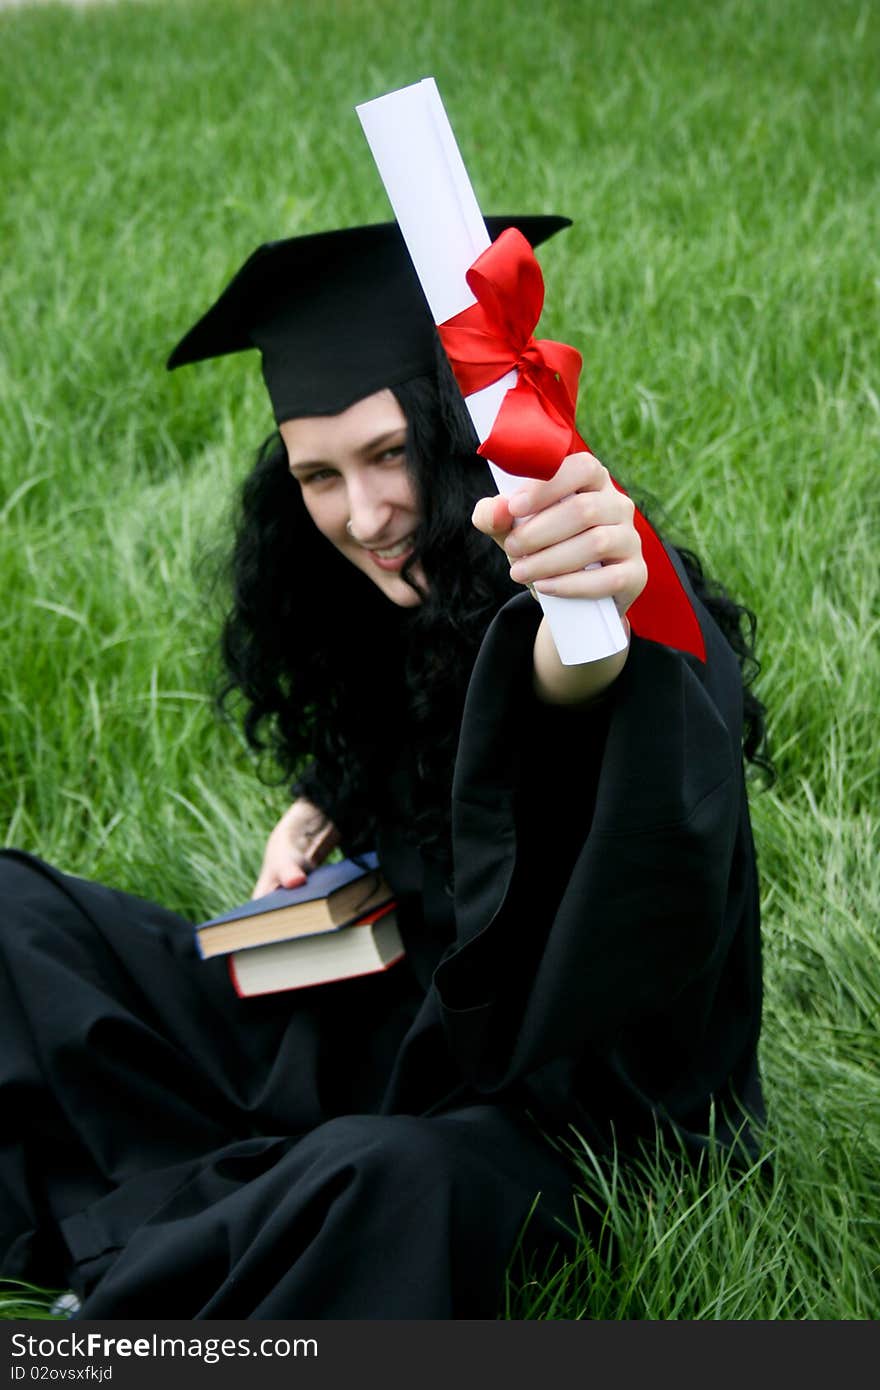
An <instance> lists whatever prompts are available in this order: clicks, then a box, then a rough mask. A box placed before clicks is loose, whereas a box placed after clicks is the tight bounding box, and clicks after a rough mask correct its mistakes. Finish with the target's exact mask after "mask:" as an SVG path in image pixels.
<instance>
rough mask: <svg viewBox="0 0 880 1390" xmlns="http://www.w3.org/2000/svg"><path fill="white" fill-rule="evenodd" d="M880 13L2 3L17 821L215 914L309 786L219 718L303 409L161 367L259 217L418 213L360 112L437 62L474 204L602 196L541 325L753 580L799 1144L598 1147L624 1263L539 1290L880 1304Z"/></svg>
mask: <svg viewBox="0 0 880 1390" xmlns="http://www.w3.org/2000/svg"><path fill="white" fill-rule="evenodd" d="M878 30H880V17H878V13H877V10H876V8H875V7H874V6H872V5H871V4H870V3H868V2H867V0H855V2H853V0H838V2H837V3H836V4H834V5H833V6H829V5H827V4H826V3H824V0H766V3H759V0H754V3H746V0H718V3H715V4H713V5H711V6H709V5H705V4H702V3H699V0H681V2H680V3H679V4H676V5H674V6H673V5H669V4H664V3H660V0H656V2H655V0H549V3H548V4H546V5H543V6H541V7H537V6H535V5H533V4H526V3H525V0H513V2H512V3H511V4H509V5H507V6H500V5H498V4H496V3H495V0H491V3H490V0H467V3H465V0H432V3H431V4H430V5H423V6H419V5H413V4H412V3H411V0H408V2H407V3H403V0H387V2H385V3H383V0H358V3H354V0H347V2H346V0H324V3H322V4H320V5H319V4H317V3H314V4H312V3H307V0H298V3H280V0H279V3H270V0H265V2H264V3H259V4H258V3H245V0H241V2H240V3H234V2H233V0H183V2H181V0H177V3H174V4H171V3H165V4H159V3H156V4H141V3H134V4H120V5H95V6H92V7H88V8H86V9H77V10H75V11H71V10H68V9H64V8H61V7H55V6H53V5H40V6H37V7H35V8H31V9H28V8H23V9H14V10H10V11H6V12H0V118H2V127H3V130H4V135H5V147H4V151H3V153H2V156H0V180H2V186H3V189H4V198H3V200H2V207H0V222H2V235H3V245H4V248H5V254H4V257H3V259H2V262H0V301H2V302H0V312H2V324H3V328H2V352H3V356H2V365H0V517H2V521H3V525H2V540H0V547H2V549H0V583H2V586H3V593H4V594H5V596H6V602H5V604H4V605H3V608H2V610H0V644H2V647H0V650H2V657H0V670H2V677H0V710H2V713H0V741H2V764H0V779H2V780H0V819H2V823H3V839H4V841H5V842H6V843H12V844H16V845H18V846H20V847H23V848H26V849H30V850H33V851H35V852H38V853H40V854H42V855H43V856H45V857H46V858H48V859H50V860H53V861H55V862H56V863H58V864H60V865H61V866H62V867H64V868H67V869H69V870H71V871H73V872H76V873H79V874H82V875H84V876H87V877H95V878H99V879H103V880H105V881H109V882H112V883H115V884H116V885H118V886H120V887H123V888H127V889H130V890H132V891H134V892H137V893H140V894H144V895H146V896H150V897H155V898H158V899H161V900H162V901H164V902H165V903H167V904H168V905H169V906H172V907H175V908H177V909H178V910H180V911H182V912H184V913H187V914H189V915H192V916H203V915H208V914H210V913H212V912H214V911H217V910H220V909H221V908H222V907H223V906H224V905H225V904H226V903H228V902H229V901H234V900H236V899H238V898H241V897H243V896H245V895H246V894H247V893H248V892H249V891H250V886H251V883H252V881H253V878H254V876H255V872H256V868H257V866H258V864H259V861H260V858H261V854H262V846H263V841H264V838H265V835H266V832H267V830H268V828H269V827H270V826H271V824H272V823H273V822H274V819H275V817H276V815H277V814H278V812H279V810H280V809H281V807H282V805H283V799H284V798H283V791H282V790H281V789H280V788H272V787H267V786H265V785H263V784H261V783H260V781H259V780H258V779H257V778H256V777H255V776H254V768H253V764H252V761H251V759H250V757H249V755H248V754H247V752H246V750H245V748H244V746H243V743H242V740H241V739H240V737H239V736H238V735H237V734H236V732H235V731H234V730H232V729H230V728H226V727H222V726H219V725H218V724H217V723H216V721H215V720H214V718H213V716H212V713H211V708H210V693H209V692H210V682H211V675H212V672H213V669H214V642H215V634H216V628H217V621H218V614H219V612H220V608H221V603H222V596H221V594H220V593H219V592H218V591H217V590H216V589H215V588H214V587H213V585H212V579H211V576H212V572H213V570H214V568H215V567H216V560H217V556H218V555H220V554H221V553H222V549H223V545H224V537H225V535H226V528H227V526H228V518H229V512H230V506H231V498H232V494H233V491H234V488H235V486H236V483H237V480H238V479H239V478H240V477H241V476H242V475H243V473H244V472H245V470H246V468H247V465H248V460H249V458H250V455H251V453H252V450H253V448H254V446H255V445H256V443H257V442H258V440H259V439H260V438H261V437H262V435H263V434H264V433H266V432H267V431H268V429H269V428H270V425H271V421H270V417H269V412H268V408H267V403H266V400H265V398H264V392H263V388H262V385H261V383H260V381H259V375H258V372H257V371H256V363H255V362H250V363H249V362H247V361H246V360H245V359H243V358H239V359H238V360H235V359H233V360H229V361H223V362H216V363H211V364H204V365H202V366H200V367H198V368H188V369H184V370H182V371H180V372H178V373H175V374H173V375H169V374H167V373H166V372H165V371H164V369H163V362H164V358H165V356H166V354H167V352H168V351H169V349H170V348H171V346H172V345H173V344H174V342H175V341H176V339H177V337H178V336H179V335H180V334H181V333H182V331H183V330H184V329H185V328H186V327H188V326H189V324H190V322H191V321H192V320H193V319H194V317H195V316H196V315H197V314H198V313H200V312H201V311H202V309H203V308H204V307H205V306H206V304H207V303H208V302H209V301H210V299H211V298H212V296H213V295H214V294H215V293H216V292H217V290H218V289H219V288H220V286H221V285H222V284H223V283H224V281H225V279H226V277H227V276H228V275H229V274H230V273H231V272H232V271H233V270H234V269H235V268H236V267H237V265H238V264H239V263H240V262H241V261H242V260H243V259H244V257H245V256H246V255H247V254H248V253H249V252H250V250H251V249H252V248H253V247H254V246H255V245H256V244H257V243H258V242H260V241H262V240H265V239H269V238H272V237H276V236H284V235H291V234H294V233H296V232H299V231H305V230H316V229H319V228H323V227H329V226H332V225H335V224H342V223H349V224H351V223H356V222H359V221H366V220H372V219H381V218H384V217H386V216H387V215H388V212H387V205H386V203H385V201H384V194H383V193H382V190H381V187H380V186H379V182H378V177H377V175H376V172H375V169H374V166H373V163H372V160H371V158H370V156H369V152H368V150H367V148H366V145H365V143H364V141H363V137H362V135H361V133H360V127H359V125H358V123H357V120H356V117H355V114H354V106H355V103H356V102H358V101H362V100H365V99H367V98H369V97H371V96H376V95H379V94H380V93H382V92H384V91H387V90H390V89H391V88H393V87H395V86H399V85H403V84H404V83H406V82H410V81H413V80H415V79H416V78H418V77H421V76H423V75H426V74H432V75H434V76H435V77H436V78H437V80H438V83H439V86H440V90H441V93H442V94H443V97H444V100H445V102H446V105H447V108H448V110H449V113H450V117H451V119H452V123H453V127H454V129H455V131H456V134H457V136H458V139H459V143H460V145H461V148H462V151H463V154H464V157H465V161H466V163H467V165H468V167H469V170H470V172H471V175H472V178H473V181H474V184H475V187H476V190H477V194H478V197H479V199H480V202H481V206H482V207H483V209H484V210H485V211H487V212H489V211H496V212H507V211H517V210H518V211H545V212H565V213H567V214H569V215H570V216H572V217H573V218H574V219H575V226H574V227H573V228H572V229H571V230H570V231H569V232H567V233H565V235H564V236H561V237H559V238H557V239H556V240H555V241H554V242H552V243H551V244H549V245H548V246H547V247H546V248H544V249H543V250H542V252H541V260H542V264H543V266H544V271H545V278H546V281H547V310H546V313H545V316H544V320H543V322H542V332H544V333H546V334H547V335H551V336H552V335H556V336H559V337H562V338H565V339H566V340H568V341H572V342H574V343H576V344H577V346H579V347H580V348H581V349H582V351H583V353H584V357H585V373H584V378H583V381H584V385H583V388H582V396H581V408H580V417H581V423H582V426H583V429H584V432H585V434H586V437H587V438H588V439H589V440H590V441H591V443H592V445H593V447H594V448H595V450H596V452H597V453H598V454H599V455H600V457H602V458H603V459H605V461H606V462H608V463H609V465H610V466H612V468H613V469H614V470H615V471H616V472H617V473H618V474H619V475H620V476H621V477H622V478H623V479H624V480H625V481H627V482H629V483H631V484H632V485H633V486H634V487H635V489H636V490H637V491H639V492H641V493H644V494H647V495H648V496H651V497H656V498H659V499H661V501H662V504H663V505H662V515H663V518H664V524H665V525H666V527H667V529H668V530H669V532H670V534H671V535H672V536H673V538H675V539H678V540H680V541H683V542H684V543H687V544H691V545H693V546H694V547H695V548H696V549H698V550H699V552H700V553H701V554H702V555H703V557H704V559H705V561H706V563H707V566H708V567H709V568H710V569H711V570H712V571H713V572H715V573H717V574H718V575H719V576H722V577H723V578H724V579H725V581H726V582H727V583H728V584H729V585H730V586H731V587H732V588H733V589H734V590H735V591H736V592H737V593H738V594H739V595H740V596H741V597H742V598H744V599H745V600H746V601H747V602H749V603H750V604H751V605H752V606H753V607H754V608H755V609H756V610H757V611H758V613H759V618H760V652H761V657H762V661H763V671H762V674H761V677H760V691H761V694H762V696H763V698H764V699H765V700H766V702H767V703H768V705H769V707H770V710H771V715H772V728H773V736H774V746H775V755H776V760H777V764H778V768H779V779H778V782H777V784H776V786H775V787H774V788H773V790H772V791H770V792H764V793H760V794H759V793H757V791H756V794H755V796H754V798H753V810H754V821H755V832H756V838H757V843H758V850H759V856H760V863H761V869H762V880H763V896H764V911H765V955H766V1021H765V1029H764V1034H763V1042H762V1066H763V1071H764V1076H765V1081H766V1090H767V1096H768V1104H769V1128H768V1145H769V1147H770V1148H771V1149H772V1151H773V1154H774V1176H773V1178H772V1179H771V1180H770V1181H769V1182H768V1181H767V1180H765V1179H760V1178H759V1177H758V1176H757V1175H755V1174H752V1175H748V1176H746V1177H742V1176H741V1175H740V1176H736V1175H734V1174H732V1173H731V1172H729V1171H727V1170H726V1168H725V1167H724V1164H723V1163H722V1162H721V1161H718V1162H716V1164H715V1165H714V1167H712V1168H711V1171H709V1172H708V1173H705V1174H703V1175H701V1177H700V1180H699V1182H697V1181H696V1180H695V1179H694V1177H693V1175H689V1174H687V1173H686V1172H685V1173H684V1174H683V1173H682V1170H681V1167H680V1165H679V1164H677V1163H676V1162H675V1160H674V1158H673V1156H671V1155H668V1154H663V1153H658V1154H655V1155H653V1156H652V1157H651V1158H650V1159H646V1161H645V1168H644V1170H643V1171H638V1172H633V1171H630V1172H624V1171H613V1172H611V1173H610V1174H609V1173H604V1172H602V1173H600V1172H599V1171H598V1170H596V1169H594V1168H593V1166H592V1165H591V1163H590V1161H589V1156H585V1168H584V1174H585V1176H584V1183H585V1189H586V1191H587V1193H588V1200H589V1201H590V1202H594V1203H598V1204H599V1206H600V1207H601V1208H602V1209H603V1210H604V1203H605V1198H606V1195H607V1194H606V1188H607V1190H608V1191H610V1192H613V1196H614V1201H613V1203H612V1205H611V1209H610V1214H609V1215H608V1217H607V1222H608V1236H609V1238H610V1236H611V1235H613V1237H614V1248H615V1250H616V1252H617V1256H618V1258H617V1261H616V1263H614V1262H610V1263H609V1262H608V1261H606V1260H605V1259H604V1258H602V1252H601V1250H600V1251H598V1252H597V1251H596V1250H595V1249H594V1248H593V1247H592V1246H591V1245H590V1244H589V1243H586V1242H585V1243H584V1246H583V1250H582V1255H581V1258H580V1259H579V1261H577V1262H575V1264H573V1265H571V1266H569V1267H567V1268H565V1269H562V1270H556V1271H555V1272H553V1273H549V1272H548V1273H546V1274H545V1275H544V1277H543V1279H542V1280H540V1281H539V1282H538V1283H537V1284H534V1283H532V1284H528V1285H526V1286H525V1287H524V1288H522V1289H519V1290H517V1289H514V1290H512V1292H511V1301H510V1304H509V1309H508V1311H509V1313H510V1315H511V1316H528V1317H552V1318H559V1317H597V1316H598V1317H608V1318H632V1317H639V1318H650V1317H662V1318H696V1317H699V1318H737V1319H740V1318H742V1319H745V1318H822V1319H852V1318H876V1317H877V1316H878V1314H880V1294H878V1288H880V1279H878V1269H877V1266H878V1256H877V1253H876V1252H877V1249H878V1244H880V1191H878V1185H880V1177H878V1175H880V1066H878V1060H880V1047H878V1019H880V933H878V917H880V871H878V860H880V856H878V852H877V851H878V835H877V806H878V798H877V772H878V767H877V750H876V734H875V721H876V712H877V708H878V700H880V671H878V664H880V662H878V649H880V648H878V642H877V635H878V613H880V603H878V566H877V562H876V538H877V535H878V501H877V458H878V446H880V381H878V373H877V369H876V343H875V339H876V323H877V310H878V298H880V296H878V289H880V281H878V274H877V261H876V248H877V244H878V230H880V229H878V207H880V200H878V172H880V171H878V145H877V140H876V130H877V128H878V124H880V87H878V84H877V82H876V55H877V51H878V39H880V33H878ZM609 1184H610V1186H609ZM33 1297H37V1299H38V1301H39V1295H38V1294H34V1293H33V1291H28V1290H12V1291H11V1292H10V1294H9V1295H8V1298H7V1299H4V1296H3V1295H2V1294H0V1308H2V1309H5V1311H6V1313H7V1315H9V1316H26V1315H28V1314H27V1313H25V1314H23V1313H22V1312H21V1308H22V1307H25V1308H27V1307H28V1306H30V1305H29V1300H30V1299H31V1298H33ZM10 1300H11V1301H10Z"/></svg>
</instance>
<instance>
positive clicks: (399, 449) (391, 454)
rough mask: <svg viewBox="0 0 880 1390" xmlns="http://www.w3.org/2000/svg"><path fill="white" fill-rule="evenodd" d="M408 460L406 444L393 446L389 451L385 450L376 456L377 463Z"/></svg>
mask: <svg viewBox="0 0 880 1390" xmlns="http://www.w3.org/2000/svg"><path fill="white" fill-rule="evenodd" d="M403 458H406V445H405V444H392V445H391V447H390V448H389V449H383V450H382V451H381V452H380V453H378V454H377V455H376V462H377V463H394V462H396V461H397V460H398V459H403Z"/></svg>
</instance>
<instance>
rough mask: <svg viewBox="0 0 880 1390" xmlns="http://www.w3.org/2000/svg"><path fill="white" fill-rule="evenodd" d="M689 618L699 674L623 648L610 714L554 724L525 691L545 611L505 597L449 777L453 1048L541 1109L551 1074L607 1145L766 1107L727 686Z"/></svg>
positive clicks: (595, 708) (723, 645)
mask: <svg viewBox="0 0 880 1390" xmlns="http://www.w3.org/2000/svg"><path fill="white" fill-rule="evenodd" d="M682 578H683V580H684V579H685V576H684V575H682ZM694 603H695V608H696V611H697V613H698V616H699V618H700V622H701V627H702V629H703V634H704V637H705V640H706V651H707V659H706V662H705V663H703V662H701V661H700V660H699V659H697V658H696V657H693V656H690V655H686V654H682V653H680V652H677V651H675V650H673V649H672V648H669V647H665V646H661V645H659V644H657V643H653V642H650V641H647V640H644V639H639V638H638V637H633V640H632V647H631V651H630V654H629V657H628V660H627V663H626V666H625V667H624V670H623V672H622V674H621V676H620V677H619V678H618V680H617V681H616V682H615V684H614V686H613V687H612V688H611V689H610V690H609V692H607V694H606V696H605V697H603V699H601V700H600V701H598V702H596V703H595V704H593V705H589V706H584V707H582V708H579V709H562V708H559V707H552V706H546V705H541V704H540V703H539V702H538V701H537V699H536V698H535V697H534V695H533V694H532V685H531V662H532V644H533V640H534V634H535V631H536V629H537V625H538V622H539V620H540V616H541V615H540V610H539V608H538V606H537V605H536V604H535V603H534V602H533V600H532V599H531V598H530V597H529V596H528V595H523V596H521V597H517V598H516V599H514V600H513V601H512V602H511V603H509V604H508V605H507V606H506V607H505V608H504V609H503V610H502V611H501V612H500V613H499V615H498V616H497V618H496V619H495V621H494V623H493V625H492V627H491V628H490V630H489V632H488V633H487V636H486V639H485V642H484V644H483V647H482V649H481V652H480V654H479V657H478V660H477V663H476V665H475V668H474V673H473V678H472V681H471V686H470V689H469V693H468V699H467V703H466V708H465V714H464V719H463V725H462V734H461V740H460V746H459V754H458V761H457V766H456V772H455V781H454V788H453V842H454V854H455V890H456V891H455V903H456V923H457V937H456V943H455V946H454V947H453V948H452V949H451V950H450V951H449V952H447V954H446V956H445V957H444V959H443V960H442V961H441V963H440V965H439V966H438V968H437V970H436V972H435V976H434V984H435V988H436V992H437V997H438V999H439V1003H440V1010H441V1015H442V1018H443V1025H444V1028H445V1031H446V1035H447V1042H448V1045H449V1047H450V1049H451V1050H452V1052H453V1053H454V1055H455V1056H456V1058H457V1061H458V1064H459V1066H460V1067H461V1069H462V1071H463V1073H464V1074H465V1075H466V1076H467V1077H468V1079H469V1080H470V1082H471V1084H472V1085H474V1086H475V1087H476V1088H477V1089H479V1090H481V1091H483V1092H488V1093H493V1092H498V1091H501V1090H503V1089H505V1088H508V1087H510V1086H512V1085H516V1084H519V1083H522V1082H523V1081H525V1082H527V1083H528V1084H529V1086H530V1087H531V1089H532V1091H533V1092H534V1093H535V1095H536V1096H537V1099H538V1100H539V1101H540V1099H541V1091H542V1088H543V1089H545V1090H546V1089H547V1087H548V1086H549V1085H550V1081H549V1078H553V1086H555V1088H556V1091H557V1092H558V1091H559V1090H560V1086H561V1089H562V1092H563V1093H564V1094H563V1095H562V1097H561V1099H562V1103H563V1104H564V1105H565V1106H567V1107H568V1108H569V1109H570V1108H571V1105H572V1103H575V1104H576V1105H578V1106H579V1107H580V1108H581V1110H582V1111H583V1110H584V1108H585V1107H586V1110H588V1111H589V1112H590V1114H591V1115H592V1116H593V1117H594V1118H595V1117H596V1115H599V1116H600V1117H601V1119H602V1120H603V1121H609V1122H611V1123H612V1124H613V1125H614V1127H615V1130H616V1131H619V1130H620V1129H626V1128H627V1126H628V1125H632V1126H634V1127H635V1128H637V1129H638V1128H641V1129H644V1128H645V1122H646V1120H653V1118H654V1117H656V1115H657V1114H664V1115H666V1116H668V1117H670V1118H671V1119H672V1120H673V1121H674V1122H676V1123H677V1125H678V1127H679V1128H680V1129H681V1130H691V1129H696V1130H702V1129H705V1128H706V1126H707V1125H708V1123H709V1110H710V1107H711V1106H712V1104H713V1102H721V1103H722V1104H723V1105H724V1106H725V1107H726V1111H730V1112H734V1111H735V1112H737V1113H738V1114H739V1117H740V1120H739V1122H740V1123H741V1118H742V1112H743V1111H745V1112H746V1113H751V1114H752V1115H754V1114H755V1113H760V1110H761V1102H760V1086H759V1081H758V1077H757V1064H756V1047H757V1039H758V1033H759V1027H760V1006H761V977H760V944H759V912H758V894H757V878H756V871H755V860H754V849H753V844H752V837H751V830H750V825H749V815H748V803H747V799H746V792H745V785H744V778H743V767H742V752H741V737H742V683H741V678H740V672H739V667H738V664H737V661H736V658H735V656H734V654H733V652H732V651H731V649H730V647H729V645H728V644H727V642H726V640H725V639H724V637H723V635H722V634H721V632H720V631H719V630H718V628H717V627H716V626H715V624H714V622H713V620H712V619H711V617H710V616H709V614H708V613H707V612H706V610H705V608H703V607H702V605H700V604H699V602H698V601H697V600H696V599H695V600H694ZM560 1077H563V1078H564V1080H563V1081H562V1082H560V1079H559V1078H560ZM736 1123H737V1120H736V1118H735V1117H734V1118H732V1119H731V1126H732V1128H735V1126H736Z"/></svg>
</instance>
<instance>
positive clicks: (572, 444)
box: [437, 227, 582, 479]
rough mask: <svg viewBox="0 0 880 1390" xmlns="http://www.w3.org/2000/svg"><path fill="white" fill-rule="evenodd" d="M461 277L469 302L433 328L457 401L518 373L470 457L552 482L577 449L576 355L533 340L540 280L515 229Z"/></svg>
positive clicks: (563, 346)
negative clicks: (457, 391)
mask: <svg viewBox="0 0 880 1390" xmlns="http://www.w3.org/2000/svg"><path fill="white" fill-rule="evenodd" d="M466 278H467V282H468V285H469V286H470V288H471V291H472V292H473V294H475V295H476V298H477V302H476V304H472V305H471V306H470V308H468V309H464V310H462V312H461V313H460V314H456V315H455V316H454V317H453V318H451V319H447V320H446V322H445V323H441V324H438V327H437V331H438V333H439V334H440V338H441V341H442V343H443V347H444V348H445V350H446V355H447V357H448V358H449V361H450V363H451V364H452V370H453V371H454V373H455V377H456V380H457V382H458V384H459V386H460V387H461V392H462V395H464V396H470V395H472V394H473V392H474V391H479V390H481V389H482V388H483V387H484V386H489V385H490V384H491V383H492V382H493V381H500V379H501V377H503V376H504V375H505V374H506V373H507V372H509V371H511V370H513V369H514V368H515V369H516V371H517V374H518V379H517V383H516V385H515V386H512V387H511V389H510V390H509V391H508V392H507V394H506V395H505V397H504V400H503V401H502V403H501V409H500V410H499V412H498V415H497V417H496V419H495V423H494V425H493V427H492V432H491V434H490V435H489V437H488V439H486V440H484V441H483V443H482V444H481V445H480V447H479V449H478V450H477V452H478V453H479V454H480V456H481V457H482V458H485V459H491V460H492V462H493V463H496V464H497V465H498V467H499V468H503V469H504V471H505V472H506V473H513V474H515V475H516V476H517V477H521V478H544V479H546V478H552V477H553V474H554V473H555V472H556V470H557V468H558V467H559V465H560V464H561V463H562V460H563V459H564V458H566V457H567V456H568V455H569V454H570V453H573V452H574V450H575V449H576V448H577V447H578V443H579V441H578V438H577V434H576V432H575V423H574V410H575V402H576V401H577V386H578V377H579V375H580V370H581V365H582V362H581V355H580V353H579V352H576V351H575V349H574V348H573V347H568V346H567V345H566V344H565V343H555V342H553V340H552V339H550V338H535V337H533V330H534V329H535V328H536V327H537V323H538V319H539V318H540V317H541V310H542V309H543V307H544V278H543V276H542V274H541V267H540V266H539V265H538V262H537V261H536V260H535V256H534V253H533V252H532V248H531V246H530V245H529V243H528V241H527V240H526V238H525V237H524V236H523V234H522V232H521V231H519V230H518V229H517V228H516V227H508V228H507V230H506V231H503V232H502V233H501V235H500V236H499V237H498V239H497V241H494V242H493V243H492V245H491V246H490V247H488V249H487V250H485V251H484V252H483V253H482V255H480V256H478V257H477V259H476V261H474V264H473V265H472V266H471V268H470V270H469V271H468V272H467V277H466Z"/></svg>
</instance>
